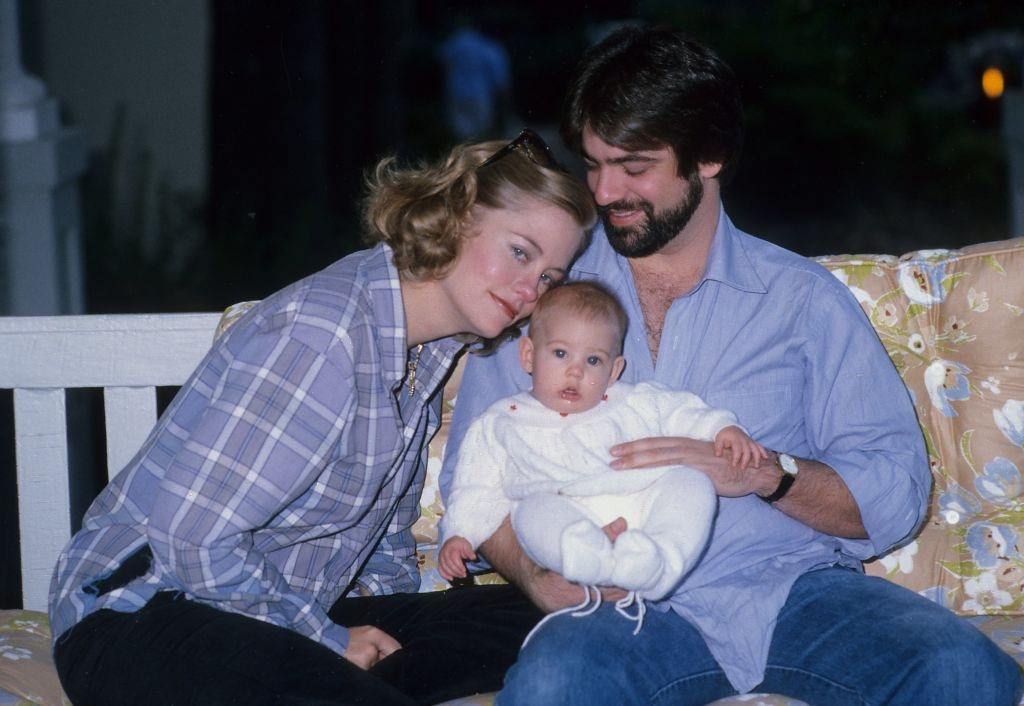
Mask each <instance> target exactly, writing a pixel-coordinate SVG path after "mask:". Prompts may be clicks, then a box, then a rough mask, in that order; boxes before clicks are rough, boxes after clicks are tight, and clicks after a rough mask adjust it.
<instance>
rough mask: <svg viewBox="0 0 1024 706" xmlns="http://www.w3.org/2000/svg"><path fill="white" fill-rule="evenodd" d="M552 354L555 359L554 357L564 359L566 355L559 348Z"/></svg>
mask: <svg viewBox="0 0 1024 706" xmlns="http://www.w3.org/2000/svg"><path fill="white" fill-rule="evenodd" d="M554 354H555V357H556V358H564V357H565V355H566V354H565V351H564V350H562V349H561V348H556V349H555V350H554Z"/></svg>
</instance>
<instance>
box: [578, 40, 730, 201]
mask: <svg viewBox="0 0 1024 706" xmlns="http://www.w3.org/2000/svg"><path fill="white" fill-rule="evenodd" d="M584 128H589V129H590V130H591V131H593V133H594V134H595V135H597V136H598V137H600V138H601V139H602V140H603V141H604V142H607V143H608V144H609V145H613V146H615V147H618V148H620V149H624V150H649V149H657V148H660V147H664V146H665V145H668V146H669V147H671V148H672V150H673V151H674V152H675V156H676V159H677V160H678V162H679V174H680V176H688V175H692V174H693V173H694V171H695V170H696V168H697V167H698V165H700V164H712V163H720V164H721V165H722V171H721V172H720V173H719V177H718V178H719V182H720V183H723V184H724V183H726V182H728V180H729V178H730V177H731V176H732V173H733V171H734V170H735V168H736V162H737V161H738V160H739V153H740V146H741V144H742V142H743V105H742V102H741V101H740V92H739V85H738V83H737V81H736V76H735V75H734V74H733V72H732V69H730V68H729V66H728V65H727V64H726V63H725V62H724V61H722V59H720V58H719V57H718V55H717V54H715V53H714V52H713V51H711V49H709V48H707V47H706V46H704V45H703V44H700V43H698V42H696V41H694V40H693V39H691V38H689V37H687V36H686V35H684V34H683V33H681V32H678V31H676V30H672V29H668V28H663V27H626V28H624V29H620V30H618V31H616V32H614V33H612V34H611V35H609V36H608V37H606V38H605V39H604V40H602V41H601V42H600V43H598V44H597V45H595V46H594V47H592V48H591V49H590V50H589V51H587V53H586V54H585V55H584V56H583V59H582V60H581V61H580V63H579V66H578V67H577V69H576V78H575V80H574V81H573V82H572V84H571V85H570V87H569V94H568V96H567V98H566V104H565V112H564V114H563V118H562V137H563V138H564V139H565V143H566V145H568V146H569V147H570V148H571V149H573V150H575V151H577V152H580V151H581V148H582V141H583V130H584Z"/></svg>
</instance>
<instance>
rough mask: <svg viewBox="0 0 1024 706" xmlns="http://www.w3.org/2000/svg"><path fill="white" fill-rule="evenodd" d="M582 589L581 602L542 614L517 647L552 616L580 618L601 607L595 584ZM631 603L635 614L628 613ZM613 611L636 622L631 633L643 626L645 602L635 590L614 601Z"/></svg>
mask: <svg viewBox="0 0 1024 706" xmlns="http://www.w3.org/2000/svg"><path fill="white" fill-rule="evenodd" d="M591 590H593V591H594V600H593V602H591V598H590V591H591ZM583 591H584V593H585V595H584V597H583V602H582V603H580V604H579V605H575V606H570V607H568V608H562V609H561V610H556V611H555V612H554V613H549V614H548V615H546V616H544V619H543V620H541V621H540V622H539V623H537V624H536V625H535V626H534V627H533V630H531V631H530V633H529V634H528V635H527V636H526V639H525V640H523V644H522V646H521V647H520V648H519V649H520V650H523V649H525V648H526V645H527V644H528V643H529V642H530V640H531V639H532V638H533V636H534V634H535V633H536V632H537V631H538V630H540V628H541V626H542V625H544V623H546V622H548V621H549V620H551V619H552V618H554V617H555V616H558V615H565V614H566V613H569V614H571V615H572V617H574V618H582V617H584V616H587V615H590V614H592V613H593V612H594V611H596V610H597V609H598V608H600V607H601V600H602V598H601V591H600V589H598V587H597V586H584V587H583ZM631 605H636V615H630V614H629V611H628V610H627V608H629V607H630V606H631ZM615 612H617V613H618V614H619V615H621V616H622V617H624V618H625V619H626V620H631V621H633V622H635V623H636V628H634V629H633V634H634V635H637V634H638V633H639V632H640V628H642V627H643V626H644V614H646V613H647V604H646V603H645V602H644V599H643V598H641V597H640V596H638V595H637V594H636V591H630V592H629V593H627V594H626V595H625V596H624V597H623V598H620V599H619V600H617V601H616V602H615Z"/></svg>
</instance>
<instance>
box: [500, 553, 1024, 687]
mask: <svg viewBox="0 0 1024 706" xmlns="http://www.w3.org/2000/svg"><path fill="white" fill-rule="evenodd" d="M633 627H634V626H633V623H631V622H629V621H627V620H624V619H623V618H622V617H621V616H620V615H618V614H617V613H616V612H615V610H614V608H612V607H611V606H607V605H604V606H602V607H601V609H600V610H599V611H598V612H596V613H594V614H593V615H590V616H587V617H581V618H573V617H571V616H568V615H566V616H559V617H557V618H554V619H552V620H551V621H549V622H548V623H547V624H546V625H545V626H544V627H543V628H542V629H541V630H540V631H538V633H537V634H536V635H535V636H534V637H533V639H532V640H531V641H530V643H529V645H528V646H527V647H526V649H524V650H523V651H522V653H521V654H520V656H519V661H518V662H517V663H516V665H515V666H514V667H513V668H512V669H511V670H510V671H509V673H508V674H507V675H506V677H505V688H504V690H503V691H502V692H501V694H500V695H499V697H498V700H497V704H498V705H499V706H509V705H512V704H528V705H529V706H542V705H545V704H559V705H565V706H569V705H572V704H580V705H581V706H584V705H585V706H600V705H601V704H615V705H616V706H621V705H623V704H666V705H667V704H672V706H682V705H684V704H694V705H695V706H697V705H701V704H707V703H710V702H711V701H714V700H715V699H720V698H723V697H725V696H730V695H733V694H735V693H736V692H735V690H734V689H733V688H732V686H731V685H730V684H729V681H728V680H727V679H726V677H725V674H724V673H723V672H722V670H721V668H720V667H719V666H718V664H717V663H716V662H715V660H714V658H713V657H712V656H711V653H710V652H709V651H708V649H707V647H706V646H705V644H704V641H703V639H702V638H701V636H700V634H699V633H698V632H697V631H696V630H695V629H694V628H693V627H692V626H691V625H690V624H689V623H687V622H686V621H685V620H683V619H682V618H680V617H678V616H677V615H676V614H675V613H672V612H668V613H661V612H659V611H653V610H651V611H648V613H647V617H646V618H645V619H644V625H643V630H642V631H641V632H640V634H639V635H637V636H636V637H633V636H632V635H631V632H632V629H633ZM756 690H757V691H765V692H774V693H780V694H785V695H787V696H790V697H795V698H798V699H801V700H803V701H805V702H807V703H809V704H812V705H813V706H845V705H846V704H851V705H852V704H856V705H857V706H864V705H867V704H886V705H888V706H904V705H906V706H910V705H913V706H929V705H932V704H934V705H936V706H940V705H941V706H946V705H947V704H948V705H954V704H963V705H964V706H1015V705H1016V704H1017V701H1018V699H1019V698H1020V695H1021V692H1022V690H1024V681H1022V675H1021V670H1020V669H1019V667H1018V666H1017V664H1016V662H1014V661H1013V659H1011V658H1010V657H1009V655H1007V654H1005V653H1004V652H1002V651H1001V650H1000V649H999V648H998V647H997V646H996V645H995V644H994V643H993V642H992V641H991V640H989V639H988V638H987V637H986V636H985V635H983V634H982V633H981V632H980V631H979V630H977V629H976V628H975V627H974V626H972V625H970V624H969V623H967V622H965V621H963V620H961V619H959V618H957V617H956V616H955V615H953V614H952V613H951V612H950V611H948V610H947V609H945V608H943V607H941V606H938V605H936V604H934V603H932V602H930V601H928V600H926V599H924V598H921V597H920V596H918V595H917V594H915V593H913V592H912V591H908V590H906V589H904V588H901V587H899V586H896V585H895V584H892V583H890V582H888V581H885V580H884V579H879V578H873V577H869V576H865V575H863V574H859V573H857V572H854V571H852V570H849V569H843V568H838V567H834V568H827V569H820V570H817V571H812V572H809V573H807V574H805V575H804V576H802V577H801V578H800V579H799V580H797V582H796V583H795V584H794V586H793V589H792V591H791V592H790V595H789V598H788V600H787V602H786V604H785V606H784V607H783V609H782V611H781V613H780V614H779V620H778V625H777V626H776V629H775V633H774V636H773V639H772V643H771V648H770V650H769V654H768V665H767V669H766V671H765V678H764V681H763V682H762V683H761V684H760V685H759V686H758V687H757V689H756Z"/></svg>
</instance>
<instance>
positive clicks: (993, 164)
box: [0, 0, 1024, 606]
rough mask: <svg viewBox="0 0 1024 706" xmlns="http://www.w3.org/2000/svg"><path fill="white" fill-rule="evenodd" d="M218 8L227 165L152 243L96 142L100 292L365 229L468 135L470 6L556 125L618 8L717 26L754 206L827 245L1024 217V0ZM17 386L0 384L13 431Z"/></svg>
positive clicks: (737, 197) (168, 204) (217, 97)
mask: <svg viewBox="0 0 1024 706" xmlns="http://www.w3.org/2000/svg"><path fill="white" fill-rule="evenodd" d="M97 11H98V12H101V11H102V3H100V4H99V6H98V8H97ZM208 11H209V20H210V27H211V33H210V61H209V76H208V77H207V78H208V86H209V89H208V92H209V96H208V100H209V131H208V134H209V145H208V150H207V154H208V155H209V163H208V164H207V169H208V172H207V174H206V177H207V179H206V183H207V184H208V188H207V189H206V191H205V193H202V194H198V195H197V194H194V193H179V192H176V191H174V189H163V190H161V191H160V192H159V204H158V212H159V228H160V232H161V238H160V240H159V241H158V246H157V247H156V248H155V249H154V248H152V247H149V248H147V247H143V245H141V244H135V242H134V241H133V240H132V238H131V237H130V236H131V233H130V232H129V233H128V237H126V234H125V232H123V231H125V230H126V226H125V225H124V222H123V219H121V220H118V216H117V214H115V212H114V211H115V206H116V204H115V201H116V198H115V196H116V195H115V191H116V184H115V182H116V179H117V174H116V173H115V172H116V170H115V168H114V165H116V164H117V160H118V155H117V154H116V153H115V147H111V148H110V149H107V150H96V151H94V152H93V153H92V154H91V155H90V159H89V168H88V171H87V172H86V174H85V175H84V177H83V180H82V183H81V193H82V236H83V250H84V252H85V257H86V263H85V264H86V272H85V282H86V308H87V311H88V312H90V313H112V312H143V311H216V310H220V309H223V308H224V307H225V306H226V305H228V304H230V303H232V302H236V301H241V300H246V299H255V298H261V297H264V296H266V295H267V294H269V293H271V292H273V291H275V290H276V289H278V288H280V287H281V286H283V285H285V284H287V283H289V282H291V281H293V280H295V279H298V278H300V277H302V276H305V275H306V274H309V273H310V272H313V271H315V270H318V269H320V268H322V267H324V266H326V265H327V264H329V263H330V262H332V261H333V260H335V259H337V258H339V257H341V256H343V255H345V254H347V253H349V252H352V251H353V250H355V249H357V248H359V247H360V243H361V229H360V225H359V218H358V209H357V205H358V200H359V198H360V196H361V193H362V180H363V174H364V171H365V170H366V169H367V168H368V167H370V166H371V165H373V164H374V163H375V162H376V161H377V160H378V159H379V158H381V157H382V156H384V155H388V154H397V155H398V156H399V157H400V158H402V159H404V160H416V159H420V158H424V157H430V156H434V155H437V154H439V153H441V152H443V151H444V150H445V149H446V148H447V147H448V146H449V145H450V144H451V140H452V138H451V135H450V134H448V132H447V130H446V128H445V123H444V120H443V112H444V107H443V96H442V88H443V74H442V68H441V65H440V63H439V62H438V59H437V50H438V46H439V44H440V43H441V42H442V41H443V39H444V38H445V37H446V36H447V35H448V33H449V32H450V31H451V30H452V28H453V27H454V26H455V24H456V23H457V22H458V21H463V20H470V21H472V22H474V23H475V25H476V26H477V27H478V28H479V29H480V30H481V31H483V32H484V33H485V34H487V35H489V36H491V37H492V38H494V39H496V40H498V41H500V42H501V43H502V44H503V45H504V46H505V48H506V49H507V50H508V52H509V54H510V56H511V60H512V76H513V88H512V100H511V106H510V111H509V113H508V115H507V120H506V122H505V125H504V127H503V128H502V129H496V130H495V134H493V135H489V136H492V137H498V136H510V135H514V134H515V133H516V132H517V131H518V129H519V128H520V127H522V126H524V125H529V126H532V127H534V128H538V129H540V130H541V131H542V132H544V134H551V133H552V132H553V130H554V128H555V126H556V125H557V122H558V117H559V110H560V107H561V99H562V95H563V93H564V89H565V86H566V84H567V82H568V77H569V75H570V73H571V71H572V68H573V66H574V64H575V62H576V61H577V59H578V58H579V56H580V54H581V53H582V52H583V50H584V49H585V48H586V47H587V46H588V45H589V44H590V43H591V42H592V41H594V40H595V39H596V38H597V37H599V36H601V34H602V32H604V31H606V30H607V29H608V28H610V27H612V26H614V25H615V24H616V23H618V22H621V21H630V20H643V21H654V22H662V23H666V24H670V25H673V26H676V27H680V28H683V29H685V30H686V31H688V32H689V33H690V34H692V35H693V36H695V37H696V38H698V39H700V40H702V41H703V42H705V43H707V44H709V45H711V46H712V47H714V48H715V49H716V50H717V51H718V52H719V53H720V54H721V55H722V56H723V58H725V59H726V61H727V62H728V63H730V64H731V65H732V67H733V69H734V70H735V71H736V74H737V75H738V77H739V79H740V82H741V85H742V91H743V97H744V103H745V110H746V126H747V136H746V144H745V147H744V153H743V157H742V159H741V161H740V165H739V170H738V172H737V174H736V177H735V179H734V181H733V183H732V184H731V185H730V186H729V188H728V189H727V190H726V192H725V195H724V199H725V202H726V206H727V208H728V210H729V213H730V215H731V216H732V218H733V220H734V221H735V222H736V223H737V225H738V226H739V227H740V228H742V229H744V230H746V231H748V232H751V233H753V234H755V235H759V236H761V237H765V238H767V239H769V240H772V241H774V242H777V243H779V244H781V245H783V246H785V247H788V248H791V249H793V250H795V251H797V252H800V253H803V254H807V255H817V254H827V253H844V252H887V253H893V254H899V253H902V252H906V251H910V250H914V249H918V248H924V247H929V248H933V247H957V246H961V245H966V244H969V243H973V242H982V241H987V240H996V239H1001V238H1006V237H1010V236H1011V235H1013V234H1012V233H1011V232H1010V217H1009V216H1010V212H1009V203H1008V193H1009V188H1010V187H1009V185H1008V183H1007V165H1006V156H1005V147H1004V143H1003V140H1002V137H1001V132H1000V122H1001V119H1002V118H1001V104H1000V102H999V101H998V100H990V99H987V98H985V97H984V96H983V95H982V92H981V87H980V76H981V72H982V70H983V69H984V68H985V67H986V66H989V65H994V66H998V67H1000V68H1002V70H1003V71H1004V72H1005V74H1006V77H1007V83H1008V86H1009V87H1017V88H1019V87H1020V81H1021V75H1020V73H1021V66H1022V63H1024V56H1022V54H1021V51H1020V47H1021V36H1022V35H1021V33H1022V31H1024V3H1020V2H980V1H979V2H935V1H926V0H920V1H913V0H907V1H905V2H896V1H895V0H879V1H876V2H841V1H834V2H816V1H814V0H765V1H763V2H739V1H730V0H718V1H717V2H697V1H683V0H676V1H671V0H633V1H625V0H594V1H590V2H579V1H557V2H552V1H551V0H547V1H546V2H537V1H532V2H512V1H510V0H489V1H488V2H441V1H440V0H391V1H381V2H370V1H367V2H354V1H341V0H339V1H336V2H327V1H324V0H319V1H318V0H307V1H304V2H280V1H272V0H264V1H259V2H257V1H242V0H211V1H210V2H209V3H208ZM22 12H23V17H22V24H23V25H25V28H24V29H23V38H24V40H25V42H24V43H25V45H26V46H25V51H24V53H25V54H26V56H25V59H24V61H25V64H26V68H27V69H29V70H30V71H31V70H34V69H35V73H39V74H40V75H45V71H44V69H45V67H41V66H34V64H36V63H38V62H39V58H38V56H37V53H34V51H33V41H32V39H33V30H32V22H33V16H32V12H33V10H32V7H31V4H30V3H24V2H23V3H22ZM75 117H76V116H75V115H74V114H66V115H65V119H66V120H67V121H68V122H70V123H72V124H74V122H75ZM116 127H117V126H116V125H115V129H116ZM115 144H116V141H115ZM127 229H128V231H130V229H131V227H130V223H129V225H128V226H127ZM171 392H173V391H164V392H163V393H162V395H161V399H162V400H163V401H164V403H166V400H167V398H168V396H169V394H170V393H171ZM75 395H77V396H80V397H81V399H80V401H79V402H77V403H75V404H69V409H71V408H77V409H79V410H80V411H79V412H78V413H77V415H78V417H84V418H88V417H93V418H95V419H102V406H101V403H100V402H99V396H98V393H97V392H95V391H85V392H76V393H75ZM10 409H11V407H10V395H9V393H6V394H4V395H0V427H2V429H0V435H2V434H6V433H8V432H7V431H5V430H7V429H10V424H11V423H10V415H11V412H10ZM71 423H72V424H75V423H78V422H76V419H75V418H74V414H73V415H72V419H71ZM101 426H102V425H101V424H96V423H94V424H93V427H94V428H95V427H101ZM0 454H2V455H0V555H2V556H3V557H4V560H3V561H2V562H0V606H13V605H18V604H19V601H20V597H19V596H20V591H19V588H18V586H19V580H18V576H19V573H18V572H19V568H18V561H17V522H16V518H17V508H16V500H15V498H16V495H15V487H14V478H13V475H14V474H13V471H12V470H11V469H12V468H13V449H12V448H11V447H10V444H9V442H8V443H6V444H0ZM72 462H73V464H75V465H77V466H79V467H80V469H81V470H80V477H81V478H84V479H85V482H84V487H83V488H79V489H76V491H75V496H76V497H77V498H78V502H77V503H76V504H77V505H78V507H77V508H76V509H75V513H76V514H80V512H81V511H82V510H84V507H85V505H86V504H87V502H88V500H89V498H90V497H92V495H93V494H94V493H95V492H97V491H98V489H99V487H100V486H101V484H102V478H103V473H102V471H101V470H99V469H102V468H103V463H104V461H103V458H102V443H100V442H96V443H95V444H94V448H93V450H92V451H91V452H90V453H87V454H84V455H83V456H81V457H79V458H75V459H72ZM76 524H77V523H76Z"/></svg>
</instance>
